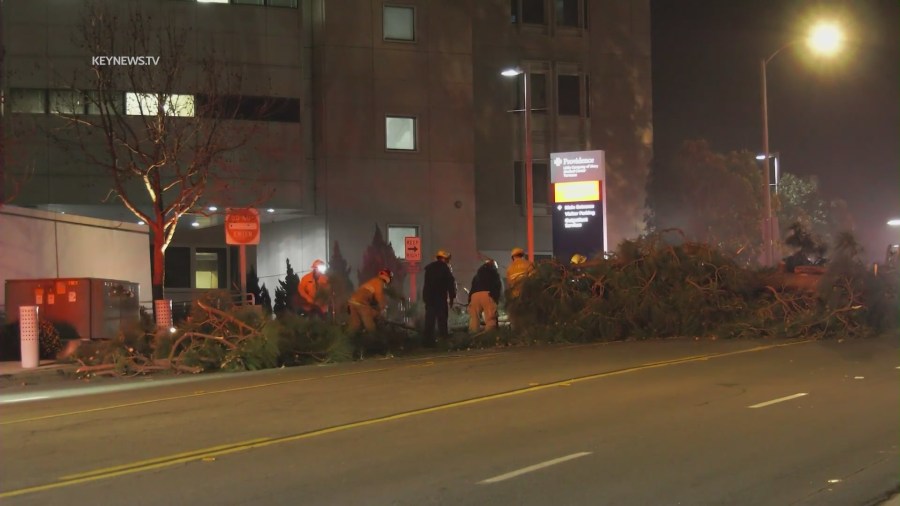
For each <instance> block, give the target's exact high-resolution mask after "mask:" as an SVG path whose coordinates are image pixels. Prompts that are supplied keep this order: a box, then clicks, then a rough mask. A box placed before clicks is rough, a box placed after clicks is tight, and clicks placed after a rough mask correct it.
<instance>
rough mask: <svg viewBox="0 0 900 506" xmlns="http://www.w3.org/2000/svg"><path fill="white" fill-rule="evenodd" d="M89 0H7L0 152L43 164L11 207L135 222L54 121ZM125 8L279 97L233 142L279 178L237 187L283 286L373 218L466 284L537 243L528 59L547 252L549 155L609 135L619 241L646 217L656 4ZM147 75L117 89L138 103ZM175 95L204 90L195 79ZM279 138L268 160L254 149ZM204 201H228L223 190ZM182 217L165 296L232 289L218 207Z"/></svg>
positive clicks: (400, 2)
mask: <svg viewBox="0 0 900 506" xmlns="http://www.w3.org/2000/svg"><path fill="white" fill-rule="evenodd" d="M86 4H87V2H80V1H75V2H73V1H68V0H65V1H63V0H5V1H3V2H0V6H2V7H0V9H2V12H0V23H2V36H0V40H2V43H3V48H4V49H5V58H4V59H3V60H2V61H3V63H2V68H0V76H2V78H3V82H2V86H0V89H2V92H3V95H4V104H3V118H2V122H3V125H4V130H3V134H4V137H5V138H6V139H9V138H10V137H11V136H12V134H11V132H13V131H16V132H22V131H23V130H27V131H28V134H27V135H26V136H25V137H24V138H26V139H27V140H25V141H20V142H19V144H18V146H17V148H19V149H20V152H21V153H26V154H27V156H25V157H22V156H19V157H17V158H16V159H15V160H11V159H10V156H9V155H6V160H5V164H4V170H5V171H6V173H7V175H8V176H9V175H14V174H18V173H20V172H22V171H23V169H26V168H27V169H28V171H30V173H31V175H30V177H29V178H28V181H27V183H26V184H25V185H24V186H23V191H21V192H20V193H19V194H18V195H17V197H16V200H15V202H14V203H15V204H16V205H22V206H34V207H40V208H45V209H51V210H57V211H65V212H70V213H77V214H86V215H92V216H101V217H107V218H109V217H118V218H119V219H123V220H130V221H135V220H134V219H133V218H131V217H129V215H128V214H127V211H126V210H125V209H124V207H123V206H122V205H121V204H120V203H118V202H115V201H113V200H111V199H108V198H107V197H108V193H109V188H110V186H109V184H108V183H107V182H106V176H105V175H104V174H103V173H102V171H101V170H98V169H97V168H96V167H92V166H91V164H90V163H89V162H88V161H87V160H85V159H80V158H79V157H78V155H77V153H76V152H75V151H72V150H71V149H66V146H61V145H60V144H61V142H60V141H59V138H60V135H59V133H58V132H53V130H54V122H55V121H56V118H54V117H53V116H54V111H55V108H58V106H57V105H55V104H56V102H58V97H59V96H60V94H61V93H64V92H65V91H66V90H71V89H72V85H71V82H72V81H66V80H64V79H62V78H61V77H60V76H64V75H65V76H71V75H76V76H77V75H78V74H79V73H88V72H90V70H91V57H92V56H97V55H91V54H87V53H86V52H85V51H83V50H81V51H79V50H76V49H74V48H73V46H72V43H71V40H72V38H73V34H74V33H76V32H77V30H78V29H79V26H81V25H79V23H82V24H83V23H85V22H86V21H85V20H84V16H83V12H84V11H83V9H84V6H85V5H86ZM114 4H115V5H116V7H117V8H123V9H124V8H125V7H126V6H134V5H139V6H141V7H142V8H144V9H150V10H152V11H153V12H156V13H159V16H160V17H166V18H167V19H174V20H177V21H176V22H178V23H185V26H189V27H190V30H191V32H190V33H191V36H190V37H191V38H190V40H191V43H190V48H197V47H200V46H203V45H204V44H205V43H211V44H212V45H213V47H215V49H216V54H217V55H218V57H219V58H220V60H221V61H222V62H223V63H224V64H225V65H228V66H229V68H236V69H239V70H240V73H241V74H242V76H243V79H242V80H241V90H240V91H241V95H243V96H252V97H255V99H267V100H271V101H274V102H276V103H277V104H278V106H279V110H280V111H281V114H279V115H278V117H277V118H275V117H271V116H270V117H266V118H247V119H244V120H241V121H248V122H252V123H254V125H255V127H256V128H257V130H255V133H254V139H253V142H251V143H248V144H247V145H246V146H245V147H243V148H242V149H241V150H240V151H239V152H237V153H236V154H235V155H233V161H237V162H238V165H240V166H241V167H242V168H244V169H245V170H246V171H247V173H246V174H243V175H242V177H241V178H239V181H240V183H239V184H244V183H248V185H249V183H250V182H253V181H254V180H255V179H259V178H257V176H256V174H257V171H259V173H263V172H264V173H265V174H267V176H266V177H265V181H264V183H265V184H266V185H267V186H268V187H270V188H273V189H274V193H272V194H271V196H268V195H269V194H268V193H264V194H265V195H267V196H268V197H267V199H266V201H265V202H255V201H254V199H253V195H244V197H243V198H244V199H245V201H246V202H253V204H254V205H257V206H259V207H260V210H261V215H262V218H263V226H262V230H261V242H260V244H259V246H258V247H256V248H255V254H253V255H251V258H254V259H255V262H256V266H257V269H258V272H259V276H260V278H261V280H262V281H264V282H266V284H267V285H268V286H269V287H270V288H271V287H272V286H273V284H274V283H275V280H276V279H277V278H280V277H283V274H284V270H285V259H286V258H289V259H290V260H291V262H292V264H293V265H294V267H295V268H296V269H297V270H298V271H300V272H301V273H302V272H303V271H305V270H306V269H308V266H309V265H310V264H311V263H312V260H314V259H316V258H323V259H326V260H327V259H328V257H329V255H330V253H331V249H332V248H333V245H334V243H335V242H337V243H339V244H340V248H341V251H342V253H343V255H344V256H345V258H346V259H347V260H348V261H349V263H350V264H351V265H352V267H353V268H354V269H355V268H358V267H359V266H360V263H361V261H362V256H363V251H364V250H365V248H366V246H367V245H368V244H369V243H370V242H371V240H372V236H373V233H374V230H375V226H376V225H377V226H378V227H379V228H380V229H381V230H382V231H383V233H384V234H385V236H386V238H387V239H389V240H390V241H391V243H392V244H393V245H394V246H395V251H396V252H397V254H398V255H399V256H402V255H403V247H402V244H403V241H402V238H403V237H404V236H408V235H418V236H420V237H421V238H422V244H423V250H424V252H425V255H424V258H423V260H426V261H427V260H428V257H429V256H430V255H431V254H432V252H433V251H435V250H436V249H438V248H444V249H448V250H450V251H451V252H452V253H453V264H454V269H455V272H456V274H457V278H458V281H459V282H460V284H461V285H467V284H468V282H469V280H470V279H471V275H472V274H473V273H474V270H475V269H476V268H477V266H478V264H479V262H480V260H481V259H482V258H484V257H492V258H496V259H498V260H499V261H500V263H501V265H502V264H504V262H505V261H506V260H507V259H508V252H509V249H510V248H511V247H513V246H524V245H525V241H526V238H525V229H526V225H525V223H526V217H525V212H524V209H525V206H524V197H523V188H524V183H523V180H524V177H523V176H524V174H523V167H524V163H523V138H524V130H523V129H524V122H523V114H522V109H523V103H522V89H521V86H522V77H521V76H520V77H517V78H506V77H502V76H501V75H500V72H501V70H503V69H504V68H508V67H519V68H522V69H525V70H527V71H528V73H529V75H530V83H531V88H530V94H531V97H532V99H531V104H532V109H533V114H532V118H533V121H532V139H533V147H534V150H533V181H534V202H535V217H534V223H535V231H536V234H535V251H536V253H537V254H538V255H541V256H550V255H551V254H552V251H551V250H552V246H551V230H550V217H549V214H550V213H549V204H550V203H551V202H550V200H551V199H552V196H551V193H550V183H549V171H548V163H547V161H548V158H549V153H551V152H560V151H580V150H589V149H592V150H595V149H602V150H605V151H606V160H607V170H606V172H607V185H608V186H607V188H608V189H607V199H608V225H609V241H610V247H614V246H615V244H616V243H617V242H618V241H620V240H622V239H624V238H628V237H633V236H635V235H637V234H639V233H640V231H641V230H642V227H643V204H644V197H643V195H644V185H645V182H646V176H647V172H648V167H649V161H650V156H651V145H652V127H651V112H650V111H651V103H650V99H651V89H650V82H651V81H650V13H649V0H628V1H623V0H511V1H510V0H231V2H230V3H227V1H225V0H222V1H206V2H200V1H190V0H128V1H122V2H115V3H114ZM88 22H89V20H88ZM116 56H119V55H116ZM121 56H129V55H121ZM130 56H140V55H130ZM153 91H154V90H122V92H123V96H124V100H126V101H127V100H129V99H131V100H132V101H133V100H134V98H133V97H131V98H129V95H128V94H129V93H130V94H132V95H134V94H136V93H139V92H144V93H147V92H153ZM180 94H183V95H186V96H192V97H195V98H197V97H199V96H200V94H201V91H200V90H195V89H191V87H190V85H185V87H184V89H183V90H182V91H181V92H180ZM88 109H89V108H88V107H85V109H84V110H83V111H78V112H79V113H84V114H90V113H91V111H90V110H88ZM70 112H71V111H70ZM236 121H238V120H236ZM25 125H37V127H26V126H25ZM273 147H274V148H273ZM272 149H274V150H276V151H278V153H279V156H278V157H277V158H275V159H268V158H266V157H263V156H260V155H259V153H258V151H261V150H270V151H271V150H272ZM7 151H9V150H7ZM23 161H24V162H25V163H23ZM201 203H202V205H203V206H204V207H205V208H207V209H208V208H209V206H211V205H217V206H222V205H224V204H225V203H223V202H219V201H217V194H216V193H215V192H214V191H207V193H205V194H204V195H203V197H202V199H201ZM228 205H234V204H233V203H228ZM184 221H185V222H184V223H183V225H182V226H181V227H180V228H179V231H178V233H177V234H176V236H175V239H174V241H173V243H172V246H171V247H170V249H169V250H168V252H167V264H168V268H167V273H168V274H167V285H168V286H169V287H170V288H171V290H170V292H173V291H174V292H177V291H178V290H179V289H183V290H188V289H196V288H208V287H213V286H221V287H227V286H231V283H232V282H236V279H235V275H234V272H235V271H236V269H235V265H234V264H235V260H234V259H235V256H234V255H233V254H229V252H228V248H227V247H226V246H225V241H224V232H223V228H222V224H221V219H220V217H219V216H218V215H216V214H212V215H210V216H204V215H195V216H189V217H188V218H187V219H185V220H184ZM195 222H196V226H194V223H195ZM419 283H420V284H421V279H420V280H419Z"/></svg>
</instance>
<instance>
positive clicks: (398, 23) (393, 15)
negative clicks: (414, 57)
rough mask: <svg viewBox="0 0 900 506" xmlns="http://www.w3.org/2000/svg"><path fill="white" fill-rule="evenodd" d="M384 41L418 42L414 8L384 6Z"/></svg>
mask: <svg viewBox="0 0 900 506" xmlns="http://www.w3.org/2000/svg"><path fill="white" fill-rule="evenodd" d="M383 25H384V26H383V29H384V40H403V41H414V40H416V10H415V8H413V7H400V6H396V5H385V6H384V19H383Z"/></svg>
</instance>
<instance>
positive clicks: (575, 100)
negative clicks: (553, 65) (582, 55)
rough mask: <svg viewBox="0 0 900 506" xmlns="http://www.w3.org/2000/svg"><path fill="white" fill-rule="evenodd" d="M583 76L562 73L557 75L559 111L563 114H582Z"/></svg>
mask: <svg viewBox="0 0 900 506" xmlns="http://www.w3.org/2000/svg"><path fill="white" fill-rule="evenodd" d="M580 82H581V78H580V77H579V76H567V75H560V76H557V77H556V93H557V109H556V110H557V112H558V113H559V114H560V115H561V116H563V115H564V116H578V115H580V114H581V87H580Z"/></svg>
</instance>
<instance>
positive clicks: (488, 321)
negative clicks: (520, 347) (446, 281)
mask: <svg viewBox="0 0 900 506" xmlns="http://www.w3.org/2000/svg"><path fill="white" fill-rule="evenodd" d="M502 289H503V285H502V283H501V281H500V273H499V272H498V271H497V262H495V261H494V260H493V259H488V260H487V261H485V262H484V263H483V264H481V267H479V268H478V271H476V272H475V277H473V278H472V290H471V292H469V332H471V333H476V332H478V331H479V329H480V324H479V321H478V319H479V317H480V316H482V314H483V317H484V330H485V331H486V332H487V331H491V330H494V329H496V328H497V303H499V302H500V291H501V290H502Z"/></svg>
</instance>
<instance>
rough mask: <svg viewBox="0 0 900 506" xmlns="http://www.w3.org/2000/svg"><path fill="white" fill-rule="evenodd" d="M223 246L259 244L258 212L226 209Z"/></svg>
mask: <svg viewBox="0 0 900 506" xmlns="http://www.w3.org/2000/svg"><path fill="white" fill-rule="evenodd" d="M225 244H259V211H257V210H256V209H253V208H229V209H226V210H225Z"/></svg>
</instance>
